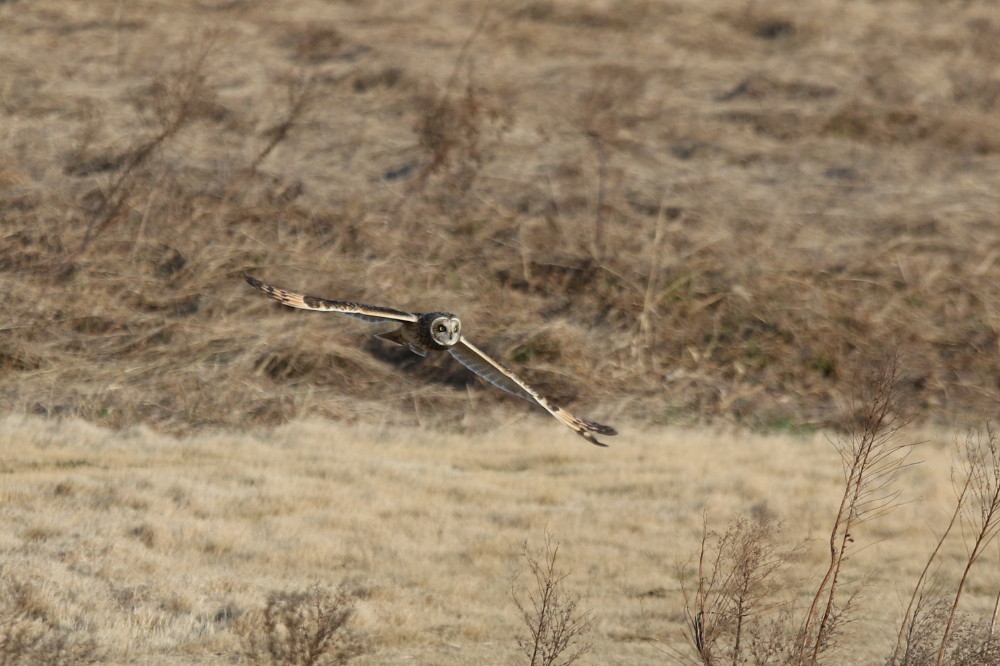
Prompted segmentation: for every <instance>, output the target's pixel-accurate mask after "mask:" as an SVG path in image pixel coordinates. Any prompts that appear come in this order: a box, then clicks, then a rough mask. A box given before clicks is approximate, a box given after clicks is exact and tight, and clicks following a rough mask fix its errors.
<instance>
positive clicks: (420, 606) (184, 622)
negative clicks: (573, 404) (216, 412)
mask: <svg viewBox="0 0 1000 666" xmlns="http://www.w3.org/2000/svg"><path fill="white" fill-rule="evenodd" d="M556 425H557V424H547V423H544V422H543V423H542V424H531V425H526V424H525V425H515V426H509V427H505V428H502V429H499V430H498V431H496V432H493V433H489V434H482V435H473V436H467V435H457V434H449V433H446V432H439V431H433V430H431V431H428V430H425V429H412V428H399V427H388V426H386V427H375V426H354V427H346V426H341V425H336V424H331V423H329V422H321V421H308V422H297V423H294V424H291V425H288V426H285V427H281V428H278V429H274V430H272V431H266V432H265V431H261V432H256V433H246V434H236V433H214V434H209V433H204V434H200V435H191V436H187V437H184V438H180V439H175V438H170V437H166V436H163V435H158V434H155V433H153V432H151V431H149V430H146V429H144V428H137V429H131V430H126V431H120V432H112V431H108V430H103V429H99V428H95V427H93V426H90V425H87V424H85V423H82V422H79V421H60V422H56V421H46V420H41V419H38V418H25V417H7V418H5V419H4V420H3V422H2V428H0V460H2V461H3V463H2V470H0V471H2V474H0V495H2V503H3V506H4V510H3V513H2V521H3V522H2V525H0V535H2V537H0V538H2V543H0V549H2V552H3V565H2V566H3V569H2V571H3V576H4V579H5V580H15V581H17V582H18V583H19V584H20V585H22V586H26V588H27V589H28V590H30V591H31V593H30V597H31V598H32V599H33V600H34V601H32V603H33V604H34V605H35V606H37V610H36V611H35V612H36V613H37V614H39V617H43V618H45V619H46V620H47V621H49V622H51V623H53V624H55V625H57V626H60V627H63V628H68V629H71V630H72V631H75V632H81V634H82V635H86V636H89V637H91V638H92V639H93V640H94V641H96V644H97V645H98V646H99V649H100V650H101V653H102V654H103V658H104V659H107V660H109V661H110V662H114V663H130V662H131V663H134V662H140V661H141V662H148V663H188V662H191V663H193V662H198V663H215V662H218V663H230V659H231V657H232V656H233V655H234V654H237V653H239V651H240V650H241V649H242V648H241V643H240V637H239V633H238V631H237V630H236V629H235V628H234V627H238V622H237V620H239V618H241V617H242V616H244V615H245V614H246V613H248V612H250V611H252V610H255V609H258V608H260V607H262V606H263V603H264V600H265V597H266V596H267V594H268V593H269V592H271V591H274V590H297V589H305V588H308V587H309V586H310V585H311V584H313V583H317V582H318V583H321V584H329V585H337V584H339V583H341V582H344V583H346V584H347V585H348V586H349V588H350V589H352V590H354V591H355V593H356V594H358V596H359V601H358V614H357V617H356V618H355V623H356V628H357V629H358V630H359V631H362V632H365V633H367V634H368V636H369V639H370V644H371V645H372V646H373V650H374V651H373V652H372V653H371V654H368V655H366V656H364V657H361V658H360V659H359V660H358V662H357V663H368V664H392V663H399V662H400V661H402V660H413V661H414V662H415V663H440V664H465V663H471V662H482V661H485V662H489V663H516V657H517V654H518V650H517V645H516V642H515V640H514V637H515V635H516V634H517V632H518V623H519V620H518V616H517V612H516V608H515V606H514V604H513V602H512V601H511V599H510V597H509V586H510V580H509V578H510V575H511V572H512V571H513V570H515V569H517V570H520V571H522V574H524V573H526V571H525V569H524V565H523V563H522V562H520V561H519V557H518V552H519V550H520V547H521V544H522V543H523V542H524V541H527V542H528V544H529V546H530V547H531V548H533V549H537V548H539V547H540V546H541V545H542V542H543V539H544V534H545V531H546V530H549V531H550V532H552V533H553V534H554V536H555V537H556V538H557V539H558V540H559V541H560V544H561V545H560V551H559V568H561V569H562V570H563V571H565V572H567V573H569V574H570V577H569V578H568V580H567V585H568V586H569V589H570V590H571V591H572V592H573V593H574V594H578V595H580V596H582V607H583V608H590V609H592V610H593V621H594V625H595V629H594V632H593V633H592V634H591V635H590V639H591V640H592V641H593V643H594V649H593V651H592V653H591V655H589V656H588V659H590V660H592V661H593V662H595V663H622V662H628V663H662V662H663V661H664V660H666V659H667V656H665V654H664V653H663V652H662V651H663V650H668V651H669V650H681V651H683V652H685V653H686V654H691V653H690V651H687V649H686V648H685V647H684V644H683V639H682V637H681V634H680V631H681V628H682V623H683V614H682V612H681V610H682V608H683V601H682V598H681V594H680V584H679V579H678V566H681V565H686V568H687V571H688V572H690V566H691V564H692V562H693V558H694V557H695V556H696V555H697V551H698V544H699V541H700V538H701V528H702V521H703V516H705V517H707V519H708V520H709V522H710V524H711V525H715V526H718V527H719V528H721V527H722V526H723V524H724V523H725V522H726V521H727V520H728V519H729V518H730V517H732V516H734V515H736V514H738V513H741V512H757V513H767V514H770V515H773V516H775V517H776V518H777V519H778V520H780V521H782V522H783V523H784V528H783V535H782V537H781V539H780V543H781V544H782V545H784V546H795V545H798V544H799V542H801V541H803V540H804V544H805V546H804V549H803V550H802V551H801V552H800V553H799V554H798V555H797V556H796V558H795V559H794V560H793V562H792V563H791V564H790V566H789V570H788V571H784V572H782V574H781V575H782V581H783V582H784V583H785V584H786V586H787V587H786V594H788V595H789V596H790V597H791V598H793V599H794V600H796V601H797V603H800V604H801V603H802V602H803V601H804V602H806V603H808V598H809V597H810V596H811V593H812V590H813V589H814V586H815V584H816V583H817V582H818V580H819V577H820V576H821V575H822V572H823V571H824V570H825V559H826V558H827V557H828V555H827V553H826V552H825V549H826V532H827V531H828V529H829V526H830V524H831V521H832V518H833V514H834V512H835V509H836V502H837V500H838V498H839V493H840V485H841V483H842V480H841V477H840V471H839V464H838V462H837V454H836V452H835V451H834V449H833V447H832V446H831V445H830V444H829V442H827V441H825V440H824V438H823V437H821V436H808V437H801V436H792V435H769V436H760V435H754V434H748V433H745V432H738V431H724V430H710V429H702V430H684V429H677V428H667V429H657V430H649V431H638V432H636V431H633V433H632V435H631V437H630V438H629V442H628V444H627V445H626V446H620V447H617V448H615V449H610V450H598V449H596V448H593V447H588V446H585V445H584V444H582V443H581V442H579V441H578V440H577V438H575V437H574V436H573V434H572V433H570V432H568V431H567V432H565V433H563V432H561V431H560V430H559V429H558V428H557V427H556ZM951 449H952V447H951V442H949V441H947V438H945V437H941V438H939V437H938V436H937V435H933V434H932V435H931V436H930V438H929V440H928V441H927V442H926V443H925V444H923V445H921V446H920V447H919V449H918V455H919V457H920V458H922V459H923V460H924V462H923V463H922V464H921V465H920V466H918V467H915V468H911V469H909V470H907V471H906V472H905V474H904V477H903V482H902V483H901V485H902V486H903V487H904V495H903V498H902V499H903V500H906V501H911V502H912V503H910V504H904V505H902V506H901V507H900V508H898V509H897V510H896V511H895V512H893V513H892V514H890V516H888V517H887V518H884V519H880V520H877V521H874V522H872V523H870V524H868V525H866V526H864V527H863V528H861V529H859V530H858V531H856V532H855V533H854V535H853V536H854V539H855V541H856V543H858V544H864V545H865V547H864V548H859V552H857V553H856V554H855V556H854V557H852V559H851V561H850V563H849V564H848V565H846V566H845V573H846V574H847V576H848V578H849V580H850V582H849V585H850V586H856V585H859V584H860V580H861V579H862V577H864V579H865V582H864V585H863V587H862V592H861V595H862V596H861V600H862V601H861V604H862V607H863V608H864V613H863V614H862V615H861V616H860V617H859V618H858V619H857V621H856V623H855V624H853V625H851V626H850V627H849V628H848V629H847V634H846V638H845V639H844V640H843V641H842V645H843V646H844V648H843V652H841V653H838V654H843V655H845V658H850V659H851V660H859V661H864V662H867V663H871V662H873V661H875V660H876V659H877V658H884V657H886V656H887V655H888V652H889V650H890V649H891V645H892V642H893V641H894V640H895V628H896V626H897V623H898V620H899V618H900V617H901V613H902V608H903V607H904V605H905V601H906V597H907V596H908V595H909V591H910V586H911V585H912V583H913V582H914V581H915V580H916V576H917V574H919V570H920V567H921V566H922V565H923V561H924V559H925V557H926V555H927V554H928V553H929V550H930V547H931V546H932V544H933V540H934V537H935V532H936V531H939V530H940V528H941V527H942V525H943V522H944V521H945V520H946V518H947V514H948V511H949V505H950V503H951V501H952V499H953V497H952V496H951V493H950V491H949V489H948V481H947V480H948V473H949V456H950V453H951ZM962 554H963V548H962V546H961V545H960V544H958V543H954V544H951V545H950V546H949V547H948V554H947V558H946V559H945V560H944V565H943V566H942V569H941V571H940V572H939V576H940V577H941V578H942V579H945V580H948V581H949V584H951V585H953V584H954V582H955V580H954V577H955V575H956V574H957V573H959V572H960V571H961V566H962ZM682 568H684V567H683V566H682ZM972 582H973V584H972V585H971V588H970V590H969V592H968V594H969V596H968V598H967V599H965V601H964V603H963V610H965V611H971V612H975V613H979V614H982V613H983V612H985V611H987V610H988V608H989V606H990V604H991V597H992V595H993V594H995V590H996V589H997V587H998V585H1000V580H998V579H997V575H996V570H995V568H992V567H990V566H988V565H986V566H982V567H979V568H978V569H976V570H974V573H973V576H972ZM855 663H857V662H855Z"/></svg>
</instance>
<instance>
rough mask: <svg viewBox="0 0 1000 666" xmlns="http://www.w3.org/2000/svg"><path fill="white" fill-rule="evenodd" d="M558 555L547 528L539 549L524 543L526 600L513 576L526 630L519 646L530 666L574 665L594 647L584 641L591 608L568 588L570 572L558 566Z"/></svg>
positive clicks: (516, 601)
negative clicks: (527, 576) (583, 607)
mask: <svg viewBox="0 0 1000 666" xmlns="http://www.w3.org/2000/svg"><path fill="white" fill-rule="evenodd" d="M558 555H559V542H558V541H556V540H555V538H554V537H553V536H552V534H550V533H549V532H547V531H546V533H545V543H544V545H543V546H542V547H541V548H540V549H539V550H538V551H537V552H533V551H532V550H531V549H529V548H528V542H527V541H525V542H524V544H522V546H521V557H522V558H523V559H524V561H525V563H526V564H527V565H528V570H529V571H530V572H531V579H530V580H529V581H528V588H529V589H528V592H527V602H525V601H523V600H522V596H521V595H520V594H519V593H518V589H517V586H518V580H519V574H518V572H517V571H516V570H515V571H514V572H513V573H512V575H511V583H510V595H511V598H512V599H513V601H514V605H515V606H516V607H517V610H518V613H519V614H520V616H521V621H522V622H523V624H524V627H525V629H526V630H527V634H525V635H522V636H520V637H519V638H518V639H517V645H518V647H519V648H521V652H522V654H524V656H525V657H526V658H527V659H528V663H529V664H531V666H539V665H541V666H554V665H555V664H560V665H563V666H565V665H567V664H572V663H574V662H576V661H577V660H578V659H580V657H582V656H583V655H585V654H586V653H587V652H589V651H590V648H591V644H590V643H589V642H587V641H586V640H584V636H586V635H587V634H588V633H589V632H590V630H591V628H592V626H591V616H590V611H588V610H580V609H579V603H580V600H579V598H578V597H576V596H574V595H573V594H572V593H569V592H567V591H566V589H565V586H564V584H563V583H564V581H565V580H566V578H567V577H568V576H569V574H567V573H562V572H561V571H559V570H558V569H556V559H557V557H558Z"/></svg>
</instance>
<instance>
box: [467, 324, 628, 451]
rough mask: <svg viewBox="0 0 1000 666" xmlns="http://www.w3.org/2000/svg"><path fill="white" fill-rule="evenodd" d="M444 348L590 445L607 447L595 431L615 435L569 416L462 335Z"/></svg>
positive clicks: (591, 422)
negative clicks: (546, 413)
mask: <svg viewBox="0 0 1000 666" xmlns="http://www.w3.org/2000/svg"><path fill="white" fill-rule="evenodd" d="M448 351H449V352H451V355H452V356H454V357H455V359H457V360H458V362H459V363H461V364H462V365H464V366H465V367H467V368H468V369H469V370H472V371H473V372H474V373H476V374H477V375H479V376H480V377H482V378H483V379H485V380H486V381H488V382H489V383H491V384H493V385H494V386H496V387H497V388H500V389H503V390H504V391H507V392H508V393H513V394H514V395H516V396H518V397H520V398H524V399H525V400H530V401H531V402H534V403H537V404H539V405H541V406H542V408H544V409H545V411H547V412H548V413H549V414H551V415H552V416H554V417H556V418H557V419H559V420H560V421H562V422H563V423H564V424H565V425H566V426H567V427H569V428H572V429H573V431H574V432H576V434H578V435H580V437H583V438H584V439H585V440H587V441H588V442H590V443H591V444H596V445H597V446H607V444H604V443H603V442H600V441H598V439H597V438H596V437H594V435H593V433H597V434H598V435H617V434H618V431H617V430H615V429H614V428H612V427H611V426H606V425H602V424H600V423H594V422H593V421H587V420H586V419H581V418H578V417H576V416H573V415H572V414H570V413H569V412H567V411H566V410H565V409H563V408H562V407H560V406H559V405H556V404H555V403H553V402H552V401H550V400H549V399H548V398H546V397H544V396H543V395H542V394H540V393H539V392H538V391H536V390H535V389H533V388H531V387H530V386H528V385H527V384H525V383H524V382H523V381H522V380H521V379H520V378H519V377H518V376H517V375H515V374H514V373H513V372H511V371H510V370H509V369H508V368H506V367H504V365H503V364H502V363H500V362H499V361H496V360H494V359H492V358H490V357H489V356H488V355H486V354H485V353H484V352H483V351H482V350H481V349H479V348H478V347H476V346H475V345H474V344H472V343H471V342H469V341H468V340H466V339H465V337H464V336H463V337H462V338H460V339H459V341H458V343H457V344H455V345H454V346H452V347H449V348H448Z"/></svg>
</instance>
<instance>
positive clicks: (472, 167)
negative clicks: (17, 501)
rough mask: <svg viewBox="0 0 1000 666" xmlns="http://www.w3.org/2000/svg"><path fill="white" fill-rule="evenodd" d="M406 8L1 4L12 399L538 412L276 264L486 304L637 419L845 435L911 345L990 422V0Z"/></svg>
mask: <svg viewBox="0 0 1000 666" xmlns="http://www.w3.org/2000/svg"><path fill="white" fill-rule="evenodd" d="M397 12H398V9H397V8H391V7H390V6H389V5H378V4H376V5H371V4H365V5H364V6H361V5H351V4H337V3H334V4H330V3H321V2H318V1H314V0H300V1H298V2H296V3H294V4H293V5H290V6H288V7H286V8H282V9H280V10H279V9H278V8H276V7H271V6H269V5H260V4H254V3H232V4H230V5H218V6H216V5H211V6H210V5H205V4H204V3H201V4H199V3H179V4H178V3H173V4H171V5H170V6H163V5H160V4H155V3H138V4H136V3H127V4H124V3H117V2H110V0H108V1H105V2H96V3H88V4H86V5H80V6H77V5H73V6H68V5H65V4H62V3H56V2H46V1H42V2H36V3H30V4H28V5H25V4H23V3H5V6H3V7H0V18H2V20H3V21H4V25H5V40H4V44H3V46H2V47H0V49H2V51H0V55H2V57H3V58H4V62H5V63H6V66H5V68H4V69H5V73H4V86H3V96H2V102H3V103H2V105H0V114H2V115H3V119H4V123H3V124H4V127H5V128H6V131H4V132H3V133H2V134H0V153H2V154H3V156H4V160H3V162H4V167H3V171H2V173H0V210H2V217H0V232H2V238H3V243H2V244H0V286H2V294H3V295H2V296H0V298H2V299H3V300H2V303H3V309H2V312H3V313H4V314H3V315H2V316H3V317H4V319H3V320H2V321H0V329H2V331H0V395H2V396H3V399H4V401H5V403H6V404H8V405H9V406H10V408H11V409H15V410H19V411H27V412H34V413H39V414H48V415H53V416H56V415H79V416H83V417H85V418H88V419H92V420H95V421H97V422H100V423H103V424H107V425H112V426H116V427H122V426H127V425H129V424H134V423H137V422H144V423H151V424H157V425H158V427H162V428H165V429H167V430H170V431H180V430H185V429H188V428H191V427H200V426H204V425H209V424H229V425H234V424H239V425H248V424H249V425H252V424H275V423H280V422H283V421H285V420H287V419H289V418H294V417H296V416H303V415H319V416H325V417H331V418H336V419H342V420H343V419H347V420H354V419H360V420H371V419H392V420H394V421H397V422H403V423H417V422H421V423H424V424H426V423H429V422H436V423H439V424H441V425H445V426H447V427H465V426H469V425H470V424H471V423H472V421H473V420H474V419H473V418H472V416H473V414H475V413H477V412H478V411H480V410H481V409H482V408H483V406H484V404H486V403H488V402H492V401H495V400H500V401H504V400H508V399H507V398H505V397H504V396H496V395H493V393H492V392H484V391H480V389H479V386H480V385H479V384H478V383H477V382H476V381H474V380H473V379H472V378H471V377H470V376H469V375H468V374H467V373H466V372H465V371H464V369H462V368H458V367H455V366H453V365H452V364H449V363H444V362H441V363H437V362H434V360H430V361H428V362H424V363H420V362H417V360H416V359H414V358H411V357H410V356H408V355H406V354H402V353H398V352H397V351H396V350H391V349H385V348H384V347H383V346H382V345H379V344H377V343H373V342H371V341H370V339H369V338H368V331H365V330H364V329H363V327H362V326H360V325H358V324H356V323H353V324H352V323H351V322H349V321H345V322H336V321H333V320H323V319H322V318H316V317H312V318H309V317H307V318H305V319H301V318H300V319H296V318H295V317H296V316H297V315H293V314H291V313H289V312H286V311H284V310H280V309H277V308H274V307H269V306H268V305H267V304H266V303H261V302H260V301H259V300H256V299H254V298H252V295H251V294H249V293H247V291H246V289H245V287H243V286H242V285H241V284H240V283H239V282H238V280H236V277H237V276H238V275H239V274H240V273H241V272H242V271H246V270H253V271H255V272H256V273H259V274H261V275H264V276H265V277H267V278H268V279H271V280H274V281H277V282H280V283H283V284H288V285H290V286H294V287H301V288H302V289H305V290H308V291H310V292H314V293H318V294H320V295H329V296H331V297H337V298H350V299H356V300H363V301H372V302H379V303H386V304H387V305H393V306H396V307H401V308H411V309H414V310H427V309H432V308H437V307H442V308H447V309H449V310H452V311H455V312H458V313H459V314H460V315H462V316H463V318H464V321H465V322H466V327H467V329H468V332H469V334H470V336H473V338H474V339H475V340H476V341H477V342H480V343H482V344H484V345H485V346H487V347H488V348H489V349H491V350H493V351H495V352H497V353H499V354H501V355H502V356H504V357H505V358H507V359H508V360H509V361H510V362H511V364H512V365H514V366H515V368H516V369H517V370H518V371H519V372H523V373H524V374H525V375H526V376H527V377H528V378H529V379H530V380H531V381H532V382H534V383H535V384H537V385H538V386H539V387H540V388H541V389H543V390H544V391H546V392H548V393H550V394H553V396H554V397H555V398H557V399H559V400H562V401H569V402H576V403H579V406H580V411H582V412H584V413H594V415H595V417H598V418H599V419H602V420H607V421H612V422H613V421H615V420H620V419H623V418H624V419H637V420H638V421H639V422H650V423H663V422H667V421H675V420H682V421H687V422H690V421H695V420H714V419H717V418H721V419H724V420H735V421H738V422H741V423H744V424H747V425H750V426H753V427H764V428H775V427H777V428H784V427H790V428H797V427H816V426H829V425H835V424H836V410H835V408H834V407H833V405H834V404H835V403H836V401H837V400H838V399H839V398H840V397H842V396H844V395H846V394H847V391H848V385H849V382H850V377H852V376H853V374H854V373H855V370H856V369H857V368H858V367H859V366H860V365H862V364H863V361H862V359H863V358H866V357H867V355H868V354H869V353H871V352H873V351H874V352H878V351H880V350H882V349H884V348H887V347H890V346H898V347H899V350H900V354H901V357H902V359H903V360H904V361H903V367H902V373H903V375H904V378H905V381H904V386H903V389H902V390H904V391H905V392H906V393H907V394H908V395H910V396H911V397H912V398H913V399H914V401H915V402H916V404H917V405H918V409H917V417H918V418H921V419H925V418H926V419H930V420H942V421H943V420H952V421H955V422H958V423H966V422H972V421H973V420H974V419H975V417H976V415H978V414H983V413H988V412H989V410H991V409H992V408H993V406H994V405H995V404H996V399H997V394H996V389H995V387H996V385H997V383H998V380H997V376H996V375H997V367H1000V364H998V363H997V348H998V345H997V339H998V336H997V327H996V322H995V321H994V320H995V316H994V314H993V313H994V311H995V310H996V305H997V304H996V297H995V294H993V292H992V289H991V285H992V284H993V283H995V282H996V281H997V280H996V278H997V275H996V273H997V271H998V270H1000V269H998V268H997V267H996V262H995V254H996V245H997V241H998V238H997V234H996V229H995V226H996V225H995V224H994V222H995V219H994V218H995V216H996V213H997V211H998V210H1000V200H998V194H997V190H996V188H995V187H994V185H995V182H996V180H997V175H998V172H997V157H996V156H997V154H998V153H997V147H998V146H1000V139H998V137H1000V125H998V122H997V114H996V108H997V94H996V82H995V76H994V72H993V64H994V63H995V61H996V57H997V51H996V47H995V46H994V43H995V42H996V40H993V39H991V36H995V32H996V29H997V28H996V21H995V19H994V17H993V14H992V11H991V6H990V4H989V3H988V2H985V1H981V2H971V3H965V4H964V5H962V7H961V8H960V9H954V8H946V7H944V6H936V5H927V4H926V3H920V2H916V1H913V2H906V1H902V0H901V1H899V2H893V3H868V2H860V3H853V4H851V5H849V6H845V5H843V4H842V3H838V2H833V1H830V2H818V3H811V4H810V5H809V7H808V8H803V7H801V6H799V5H798V4H796V3H785V2H781V3H769V4H768V5H767V7H763V6H758V5H756V4H753V3H749V4H747V5H746V6H744V7H741V8H738V9H736V10H733V8H732V7H731V6H730V5H729V4H728V3H721V2H710V3H701V4H676V5H666V4H661V3H645V2H625V3H617V4H615V6H614V7H605V6H603V5H602V4H600V3H590V2H580V3H571V4H568V5H564V4H560V3H547V2H532V3H514V4H510V3H504V2H495V3H491V4H490V5H489V6H488V7H486V8H485V9H484V7H483V6H479V5H477V6H475V7H473V6H471V5H468V4H463V3H461V2H456V3H446V5H443V6H442V5H439V4H433V5H431V4H428V3H410V4H409V5H408V6H407V9H406V12H405V19H404V21H403V23H400V22H399V19H400V16H398V15H397ZM404 25H405V27H404ZM70 36H71V38H68V37H70ZM596 44H599V45H600V48H595V45H596ZM40 54H42V55H40ZM28 91H31V92H30V94H29V92H28ZM358 347H360V348H361V350H360V351H359V350H358ZM466 388H468V389H469V390H468V391H467V390H465V389H466ZM456 389H459V390H456ZM470 391H471V395H472V396H473V399H474V400H475V401H476V407H475V409H470V408H469V403H468V400H469V395H470ZM505 404H511V403H509V402H508V403H505ZM516 408H517V409H523V405H518V406H517V407H516ZM504 409H506V407H505V408H504ZM491 418H492V417H491Z"/></svg>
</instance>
